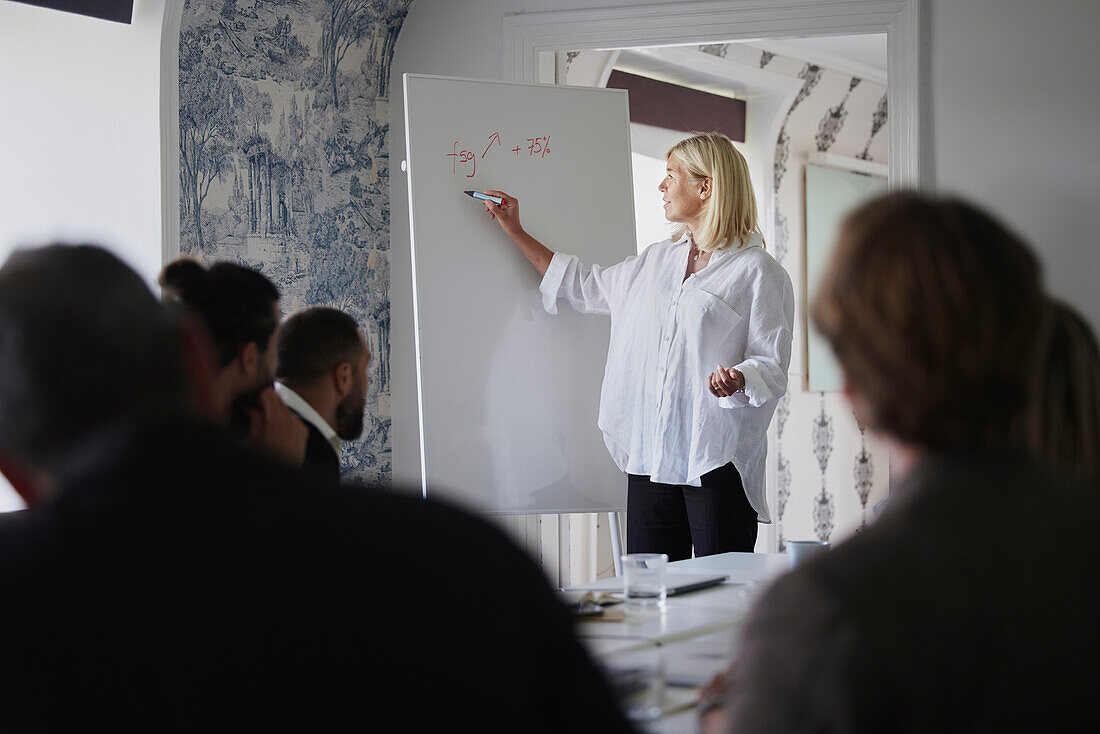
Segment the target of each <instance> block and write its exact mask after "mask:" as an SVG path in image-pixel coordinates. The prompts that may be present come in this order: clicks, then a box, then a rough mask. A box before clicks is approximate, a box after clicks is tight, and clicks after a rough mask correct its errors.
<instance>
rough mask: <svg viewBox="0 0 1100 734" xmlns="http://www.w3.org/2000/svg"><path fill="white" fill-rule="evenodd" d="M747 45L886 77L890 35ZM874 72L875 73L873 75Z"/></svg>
mask: <svg viewBox="0 0 1100 734" xmlns="http://www.w3.org/2000/svg"><path fill="white" fill-rule="evenodd" d="M747 45H749V46H753V47H755V48H760V49H763V50H765V51H771V52H772V53H778V54H782V55H784V56H792V57H794V58H796V59H801V60H803V61H809V62H810V63H813V64H818V65H819V66H824V67H827V68H831V69H837V70H838V71H851V72H852V73H855V74H857V75H859V72H860V71H861V70H862V74H863V75H864V76H868V77H872V76H875V77H880V78H882V79H885V78H886V34H885V33H871V34H865V35H859V36H814V37H810V38H784V39H767V40H759V41H748V42H747ZM871 72H874V73H873V74H872V73H871Z"/></svg>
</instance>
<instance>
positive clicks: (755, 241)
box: [673, 230, 764, 253]
mask: <svg viewBox="0 0 1100 734" xmlns="http://www.w3.org/2000/svg"><path fill="white" fill-rule="evenodd" d="M692 242H693V240H692V237H691V232H688V231H686V230H685V231H684V235H683V236H682V237H681V238H680V239H678V240H676V241H675V242H674V243H673V244H675V245H683V244H689V245H690V244H691V243H692ZM763 246H764V235H762V234H760V233H759V232H753V233H751V234H750V235H749V237H748V239H747V240H746V241H745V243H744V244H743V245H741V247H726V248H723V249H721V250H715V252H716V253H718V252H737V251H738V250H747V249H749V248H750V247H763Z"/></svg>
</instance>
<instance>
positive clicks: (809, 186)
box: [806, 163, 886, 392]
mask: <svg viewBox="0 0 1100 734" xmlns="http://www.w3.org/2000/svg"><path fill="white" fill-rule="evenodd" d="M884 193H886V179H885V178H884V177H882V176H873V175H870V174H866V173H857V172H854V171H841V170H837V169H835V168H828V167H825V166H815V165H813V164H809V163H808V164H806V283H807V284H808V290H807V292H808V294H809V299H808V300H807V303H813V299H814V296H815V295H816V294H817V285H818V283H819V281H820V280H821V276H822V275H824V274H825V267H826V265H828V262H829V259H830V257H831V256H832V252H833V243H834V241H835V240H836V235H837V232H838V230H839V229H840V225H841V223H842V222H843V221H844V218H845V217H847V216H848V214H849V212H851V211H852V210H853V209H855V208H856V207H857V206H859V205H860V204H862V203H863V202H864V201H866V200H868V199H870V198H871V197H874V196H877V195H878V194H884ZM807 322H808V327H807V329H806V363H807V368H806V372H807V377H808V384H807V387H808V388H809V390H810V391H811V392H825V391H832V390H835V391H839V390H843V389H844V376H843V374H842V373H841V371H840V364H839V363H837V361H836V357H835V356H833V350H832V348H831V347H830V346H829V343H828V342H827V341H826V340H825V337H823V336H822V335H821V332H819V331H818V330H817V328H816V327H814V325H813V321H811V320H809V319H807Z"/></svg>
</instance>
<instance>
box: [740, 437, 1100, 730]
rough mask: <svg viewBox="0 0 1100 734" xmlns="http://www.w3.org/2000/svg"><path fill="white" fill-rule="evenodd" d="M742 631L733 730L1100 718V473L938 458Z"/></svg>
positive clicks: (772, 596) (994, 459)
mask: <svg viewBox="0 0 1100 734" xmlns="http://www.w3.org/2000/svg"><path fill="white" fill-rule="evenodd" d="M892 494H893V496H892V498H891V500H890V505H889V506H888V507H887V509H886V510H885V511H884V512H883V514H882V516H881V517H880V519H879V521H878V522H876V523H875V524H874V525H873V526H871V527H870V528H868V529H867V530H865V531H863V532H861V533H859V534H858V535H856V536H855V537H854V538H853V539H852V540H850V541H848V542H845V543H842V544H840V545H839V546H837V547H836V548H835V549H834V550H832V551H831V552H830V553H828V554H826V555H824V556H821V557H820V558H818V559H815V560H814V561H812V562H810V563H808V564H807V565H805V566H803V567H800V568H799V569H797V570H796V571H794V572H792V573H790V574H788V575H787V576H785V577H783V578H781V579H780V580H778V581H777V582H776V583H775V584H774V585H773V586H772V587H771V588H770V589H769V590H768V592H767V593H766V594H765V596H764V598H763V599H762V600H761V602H760V603H759V604H758V605H757V607H756V608H755V609H754V611H753V613H752V615H751V618H750V620H749V621H748V623H747V624H746V627H745V629H744V633H743V638H742V642H741V646H740V651H739V654H738V657H737V660H736V661H735V666H734V675H733V676H732V678H733V680H732V682H731V685H730V696H731V714H732V718H733V729H732V730H733V731H737V732H760V733H763V732H784V733H785V734H799V733H801V732H825V733H827V732H954V731H966V732H1010V731H1058V732H1065V731H1100V708H1098V707H1097V706H1096V701H1095V698H1096V693H1097V690H1098V689H1100V685H1098V684H1100V674H1098V673H1097V670H1100V666H1098V661H1100V592H1098V590H1097V584H1098V583H1100V552H1098V548H1100V545H1098V544H1097V537H1100V536H1098V535H1097V522H1098V521H1100V501H1098V498H1100V487H1095V486H1091V485H1089V484H1087V483H1085V482H1078V481H1076V480H1071V479H1068V478H1064V477H1058V476H1055V475H1053V474H1052V473H1050V472H1049V471H1047V470H1045V469H1043V468H1041V467H1039V466H1038V465H1036V464H1034V463H1032V462H1031V461H1030V460H1027V459H1023V458H1020V457H1019V456H1013V455H1009V454H1007V453H1006V454H1004V455H999V456H962V455H953V456H952V455H940V456H936V457H932V458H930V459H926V460H925V461H924V462H923V463H922V464H921V465H920V466H918V467H917V469H916V470H915V471H914V472H913V473H912V474H911V475H910V477H908V478H907V479H906V480H905V481H904V482H902V483H901V486H898V487H895V489H894V491H893V493H892Z"/></svg>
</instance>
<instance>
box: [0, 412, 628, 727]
mask: <svg viewBox="0 0 1100 734" xmlns="http://www.w3.org/2000/svg"><path fill="white" fill-rule="evenodd" d="M0 628H2V629H3V634H4V644H3V652H2V662H0V730H3V731H20V732H34V731H57V730H66V729H67V730H71V731H76V730H80V731H93V730H106V731H119V730H134V729H140V730H143V731H181V732H182V731H188V732H194V731H207V730H211V729H231V730H235V731H265V730H276V729H278V730H282V729H286V728H289V729H291V730H298V731H331V730H336V729H339V730H354V731H377V732H391V731H393V732H397V731H432V732H439V731H462V730H469V731H509V732H513V731H545V732H570V731H625V730H627V725H626V724H625V723H624V722H623V720H622V719H621V718H620V716H619V713H618V711H617V709H616V708H615V705H614V703H613V701H612V698H611V695H610V693H609V691H608V688H607V686H606V685H605V683H604V681H603V680H602V679H601V677H600V676H599V675H598V673H597V672H596V670H595V669H594V667H593V665H592V663H591V661H590V660H589V658H588V657H587V655H586V654H585V652H584V651H583V650H582V648H581V647H580V645H579V644H578V643H577V641H576V640H575V639H574V637H573V635H572V628H571V619H570V618H569V616H568V613H567V612H566V611H565V610H564V608H563V607H562V606H560V605H559V604H558V602H557V599H556V598H555V596H554V594H553V592H552V590H551V589H550V588H549V586H548V585H547V583H546V582H545V580H544V577H543V576H542V573H541V571H540V569H539V568H538V567H537V566H536V565H535V563H534V562H533V561H531V560H530V559H528V558H527V557H526V556H525V555H524V554H523V553H522V552H520V551H519V550H518V549H517V548H516V547H515V546H513V545H512V544H511V543H510V542H509V541H508V540H506V539H505V537H504V536H503V535H502V534H501V533H500V532H498V531H497V530H495V529H494V528H492V527H491V526H489V525H487V524H486V523H484V522H482V521H480V520H478V519H476V518H473V517H471V516H469V515H467V514H465V513H463V512H459V511H456V510H454V509H451V508H450V507H447V506H445V505H442V504H440V503H437V502H431V501H425V500H423V499H421V498H419V497H415V496H409V495H405V494H401V493H390V492H384V491H381V490H368V489H364V488H361V487H359V488H339V487H331V488H329V487H308V488H307V487H305V486H304V485H303V484H302V483H301V480H300V479H299V478H297V477H296V475H295V474H294V473H293V472H288V471H283V470H280V469H279V468H278V467H276V466H273V465H272V464H270V463H268V462H267V461H266V460H264V459H262V458H261V457H259V456H256V455H254V454H251V453H249V452H248V451H247V450H245V449H242V448H241V447H240V446H239V445H238V444H237V443H236V442H234V441H233V440H232V439H231V438H230V437H229V436H228V435H227V434H221V433H217V432H215V430H213V429H211V428H208V427H206V426H202V425H196V424H183V423H172V424H164V425H143V426H135V427H131V428H129V429H126V430H120V431H117V432H114V433H112V434H110V435H107V436H104V437H102V438H100V439H98V440H97V441H94V442H91V443H90V444H88V445H86V446H84V447H83V448H82V450H81V451H80V452H79V453H78V454H77V455H75V456H74V457H73V459H72V461H71V462H70V463H69V465H68V468H67V470H66V472H65V475H64V477H63V479H62V481H61V491H60V494H59V496H58V497H57V498H56V499H55V500H54V501H52V502H50V503H49V504H47V505H45V506H43V507H40V508H37V509H34V510H32V511H29V512H25V513H22V514H21V516H19V517H16V518H11V520H10V521H9V522H5V523H3V525H2V527H0Z"/></svg>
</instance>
